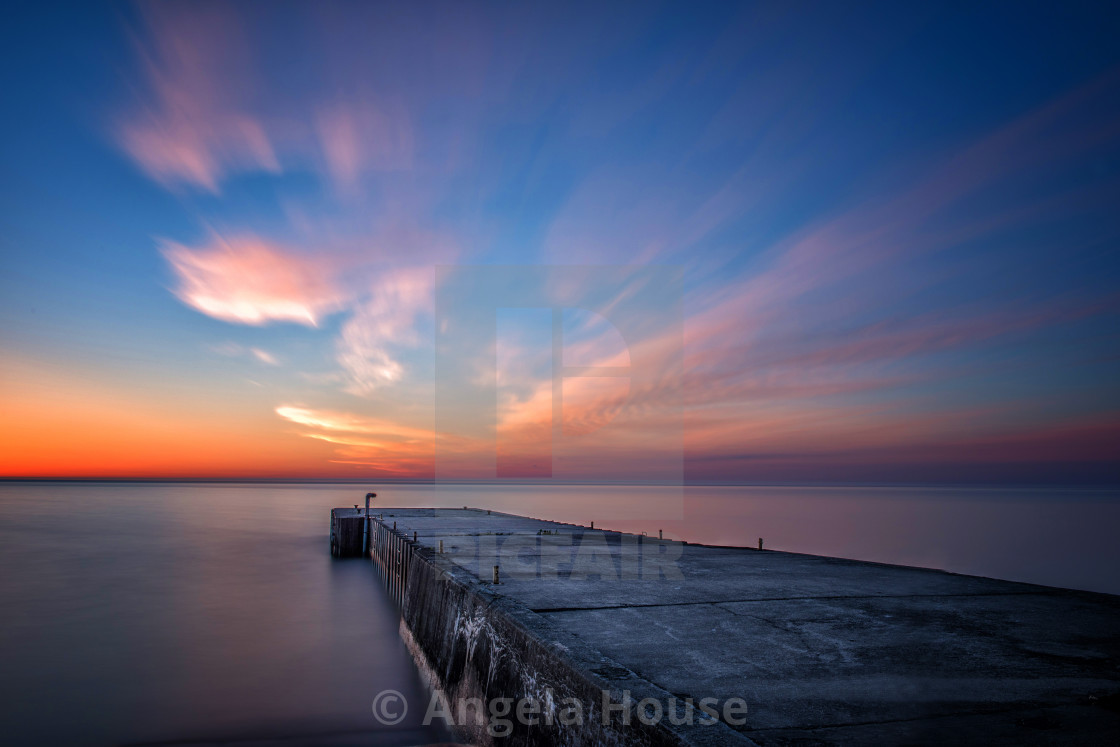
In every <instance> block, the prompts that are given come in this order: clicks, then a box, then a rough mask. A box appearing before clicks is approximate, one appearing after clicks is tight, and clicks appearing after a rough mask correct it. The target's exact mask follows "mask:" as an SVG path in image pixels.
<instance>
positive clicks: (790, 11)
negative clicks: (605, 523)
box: [0, 3, 1120, 481]
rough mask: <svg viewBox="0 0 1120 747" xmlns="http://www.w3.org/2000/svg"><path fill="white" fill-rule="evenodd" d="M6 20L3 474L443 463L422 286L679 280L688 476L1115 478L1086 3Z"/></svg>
mask: <svg viewBox="0 0 1120 747" xmlns="http://www.w3.org/2000/svg"><path fill="white" fill-rule="evenodd" d="M11 15H12V19H11V21H10V22H9V23H8V24H6V26H5V29H4V31H3V32H0V33H3V35H4V39H3V42H4V44H3V52H2V54H3V56H4V65H3V75H4V81H3V87H4V91H5V116H4V117H3V119H2V121H0V128H2V130H0V164H2V177H0V189H2V192H0V194H2V196H3V206H4V207H3V220H4V229H5V230H4V231H3V234H2V238H0V241H2V244H0V252H2V254H0V352H2V353H3V358H4V360H5V363H4V364H3V366H2V367H0V369H2V371H0V373H2V375H3V380H4V381H5V382H7V385H6V386H5V387H4V388H5V389H6V392H7V393H6V395H0V398H2V399H0V403H2V404H3V405H4V408H5V410H6V411H7V412H8V414H9V417H8V418H7V419H8V422H9V425H8V426H7V427H6V429H5V430H6V431H7V437H8V439H10V442H11V443H12V444H15V445H18V447H19V448H18V449H14V450H12V452H11V454H10V455H9V457H8V461H6V462H4V463H3V464H0V468H2V471H3V473H4V474H10V475H31V474H36V475H39V474H92V473H97V474H106V475H108V474H129V475H155V474H160V475H164V474H167V475H180V474H191V475H201V474H215V475H273V474H277V475H322V476H349V475H366V474H372V475H378V474H386V475H391V476H415V477H423V476H425V475H430V473H431V446H430V443H431V436H432V434H431V431H432V428H433V422H434V413H433V402H434V399H433V392H432V389H433V381H432V371H431V359H432V355H433V345H434V342H433V339H434V329H435V325H434V318H433V314H434V303H435V297H436V296H437V294H438V293H439V287H438V284H437V283H436V281H435V278H436V274H435V271H434V268H435V267H436V266H439V265H474V264H534V265H535V264H540V265H565V264H586V265H636V266H641V265H649V264H654V265H658V264H665V265H672V266H674V267H678V268H680V271H681V273H682V277H683V282H684V298H683V309H684V371H683V374H682V376H683V379H682V380H681V381H678V382H675V383H674V384H672V385H670V384H669V383H667V382H662V384H663V389H662V390H659V391H661V393H662V395H663V396H669V395H668V394H666V392H670V391H671V392H674V393H675V394H674V395H673V396H674V397H676V396H678V395H679V394H680V393H681V392H684V393H685V394H684V395H683V396H680V399H674V400H673V402H674V407H679V408H680V411H681V413H682V417H683V422H684V451H685V473H686V475H687V476H688V478H689V479H693V480H701V481H702V480H709V479H710V480H747V481H750V480H765V481H769V480H783V481H820V480H849V479H858V480H884V481H897V480H902V481H909V480H914V481H925V480H945V481H970V480H1002V481H1032V480H1047V481H1101V480H1115V477H1116V474H1117V473H1116V464H1117V456H1118V455H1117V450H1116V447H1115V445H1114V444H1115V443H1116V440H1115V436H1116V435H1117V430H1120V428H1118V425H1120V420H1118V417H1117V414H1118V410H1120V402H1118V397H1117V390H1116V387H1115V384H1114V382H1115V381H1116V380H1118V376H1117V374H1118V373H1120V371H1118V369H1120V363H1118V359H1117V355H1116V349H1117V334H1116V329H1117V325H1116V321H1117V319H1116V316H1117V309H1118V295H1117V283H1116V280H1117V277H1118V274H1120V273H1118V270H1120V267H1118V264H1120V260H1118V258H1117V251H1116V249H1117V242H1118V240H1120V223H1118V220H1117V218H1116V212H1117V211H1116V210H1115V205H1116V204H1117V202H1118V198H1120V95H1118V94H1120V51H1118V49H1117V45H1116V44H1115V41H1114V40H1115V38H1116V34H1117V31H1118V30H1120V28H1118V27H1120V23H1118V20H1120V18H1118V15H1120V14H1118V13H1117V12H1116V11H1115V9H1113V8H1111V7H1109V6H1108V4H1103V3H1096V4H1067V5H1063V6H1061V7H1057V6H1053V5H1047V4H1032V3H1014V4H1012V3H1007V4H985V5H983V6H982V7H971V6H968V5H965V4H945V5H939V6H929V7H922V8H911V7H906V6H903V5H899V4H897V3H882V4H860V5H838V4H827V3H807V4H788V3H782V4H748V3H741V4H697V3H691V4H688V5H681V4H648V3H643V4H630V5H626V4H617V5H611V6H610V7H608V8H604V7H601V6H600V5H585V6H572V5H564V6H553V5H545V4H533V5H523V6H518V7H508V6H501V5H491V4H471V3H451V4H423V5H419V4H417V5H403V4H401V5H387V4H365V3H340V4H332V3H327V4H314V5H312V4H302V5H301V4H290V3H243V4H208V3H203V4H177V3H165V4H141V5H126V4H121V5H96V6H94V5H74V6H72V7H65V6H61V7H55V8H44V7H41V6H38V5H34V4H26V5H22V6H20V7H17V8H16V9H14V10H13V11H12V14H11ZM651 344H652V343H651ZM604 350H606V348H604ZM538 352H539V351H538ZM584 352H586V351H584ZM526 354H527V355H528V354H530V353H529V352H526ZM604 354H605V355H606V353H604ZM525 370H533V366H527V367H525ZM42 382H50V384H49V386H47V385H45V384H42ZM545 384H547V382H543V383H542V382H540V381H537V380H535V379H532V380H528V379H527V380H526V381H525V382H523V385H521V386H519V387H515V389H516V390H517V391H519V392H521V394H520V395H518V396H516V397H513V398H512V399H511V400H510V401H509V402H507V403H505V405H504V407H506V410H503V411H501V412H499V413H498V419H499V421H500V422H501V421H502V419H503V418H506V419H508V422H509V423H524V422H527V420H532V419H533V417H529V416H527V415H526V413H530V414H531V413H532V412H534V410H533V408H534V407H538V408H541V409H540V412H541V413H544V412H547V411H548V407H547V403H546V402H545V399H546V398H544V394H547V391H546V390H547V387H546V386H545ZM542 387H543V388H542ZM650 396H651V397H652V396H653V394H650ZM659 396H660V395H659ZM608 399H609V398H608ZM106 403H112V406H109V405H107V404H106ZM586 406H587V407H588V411H589V412H600V413H601V412H608V411H610V412H614V411H615V410H617V403H614V404H610V403H608V402H605V401H604V402H598V403H596V402H592V401H591V400H587V402H586ZM612 408H615V409H612ZM293 412H298V413H303V415H301V416H300V417H301V418H302V421H300V420H293V419H291V418H290V417H286V416H285V415H284V414H283V413H288V415H291V414H292V413H293ZM307 413H314V417H312V416H309V415H307ZM534 417H535V416H534ZM177 423H181V424H182V427H179V426H177V425H176V424H177ZM188 423H189V427H187V424H188ZM160 424H163V425H162V426H161V425H160ZM208 424H209V425H208ZM324 424H326V425H324ZM208 433H209V434H210V435H207V434H208ZM99 434H100V435H101V436H104V435H105V434H109V435H108V436H105V438H106V439H107V441H106V443H109V444H113V445H114V446H113V447H112V449H110V448H109V446H105V447H104V449H103V450H101V451H98V450H97V449H94V448H93V447H92V446H91V444H92V443H94V442H96V441H98V440H99V437H100V436H99ZM215 434H216V435H215ZM347 434H349V435H347ZM355 434H365V435H362V436H361V437H360V438H359V437H358V435H355ZM370 434H377V436H378V438H376V439H371V438H370V437H369V435H370ZM425 434H427V436H425ZM324 435H329V436H330V437H331V438H333V439H334V440H333V441H330V440H325V439H324V438H322V437H323V436H324ZM215 439H217V440H215ZM223 439H225V440H223ZM251 441H255V442H256V443H258V444H261V445H262V446H261V447H260V448H258V449H253V448H251V447H250V446H249V445H248V443H249V442H251ZM343 441H348V442H346V443H343ZM359 442H360V443H359ZM137 444H152V445H151V446H150V448H148V447H145V448H139V447H137ZM215 444H223V446H222V448H221V451H222V453H223V454H224V455H226V456H223V458H221V459H218V458H217V457H216V456H215V454H214V453H213V452H214V451H215V450H216V449H218V446H216V445H215ZM137 448H139V451H136V449H137ZM626 448H629V449H631V450H638V449H641V448H648V444H646V446H640V445H639V444H638V443H636V442H635V443H624V444H620V449H623V450H625V449H626ZM262 454H263V456H262ZM632 456H633V457H634V459H633V460H632V461H631V462H627V461H626V460H625V459H624V460H622V462H621V463H623V464H633V465H637V464H640V463H641V459H640V458H639V455H637V454H632ZM581 464H583V463H582V462H581ZM585 468H586V469H587V470H588V472H587V475H586V476H589V477H595V476H602V475H601V474H600V473H599V472H597V471H596V470H597V468H596V467H595V466H594V465H585ZM91 470H92V472H91Z"/></svg>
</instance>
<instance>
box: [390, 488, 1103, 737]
mask: <svg viewBox="0 0 1120 747" xmlns="http://www.w3.org/2000/svg"><path fill="white" fill-rule="evenodd" d="M374 513H375V515H382V516H383V520H384V521H385V522H386V523H391V522H394V521H395V522H396V523H397V525H398V529H399V531H401V532H403V533H404V534H405V535H406V536H408V537H412V536H413V532H415V533H416V537H417V542H418V543H419V544H420V545H421V546H425V547H429V548H432V549H437V548H438V547H439V541H440V540H443V543H444V551H445V557H446V558H447V559H449V560H450V561H451V562H453V563H455V564H456V565H458V566H459V567H460V568H462V569H465V570H467V571H469V572H470V573H471V574H473V575H474V576H475V577H476V578H477V583H478V584H480V585H485V586H487V587H488V589H487V591H488V593H491V594H495V595H497V596H498V597H502V598H507V599H510V600H513V601H514V602H516V603H519V604H520V605H523V606H524V607H525V608H526V609H527V610H529V611H531V612H532V613H533V614H535V615H536V616H538V617H539V620H540V624H534V625H533V632H534V635H537V636H540V637H542V638H545V639H549V640H547V641H546V642H547V643H549V644H550V645H555V646H559V647H563V646H564V645H565V642H570V641H571V640H572V638H575V639H578V641H579V642H581V644H584V645H586V646H588V647H590V648H591V649H592V650H594V651H596V652H599V653H601V654H602V656H603V657H604V658H605V659H609V660H610V661H613V662H615V663H617V665H618V666H617V672H616V673H615V674H614V675H613V676H616V677H617V678H619V679H620V680H626V679H627V678H630V677H634V676H637V677H639V678H642V679H644V680H646V681H648V682H650V683H652V684H653V685H655V686H656V687H658V688H660V689H662V690H664V691H666V692H668V693H671V694H674V695H676V696H678V697H680V698H682V699H683V698H686V697H691V698H693V699H694V700H696V701H699V700H700V699H701V698H703V697H715V698H718V699H719V700H720V701H726V700H727V699H728V698H732V697H741V698H743V699H745V700H746V701H747V703H748V705H749V713H748V715H747V722H746V724H743V725H741V726H737V727H736V728H737V729H738V730H739V732H740V733H741V734H743V735H744V736H746V737H749V739H751V740H753V741H755V742H757V743H761V744H793V743H797V744H806V743H821V744H833V743H834V744H863V743H868V742H885V743H935V742H938V743H939V742H941V741H949V740H952V741H954V742H961V741H964V742H966V743H991V742H993V741H995V742H1006V743H1012V742H1014V743H1065V742H1070V743H1073V742H1076V743H1078V744H1096V743H1100V744H1115V743H1117V741H1120V708H1118V705H1117V704H1118V703H1120V597H1115V596H1111V595H1105V594H1092V593H1087V592H1074V591H1067V590H1062V589H1053V588H1048V587H1041V586H1034V585H1030V584H1020V583H1012V582H1007V581H999V580H995V579H987V578H977V577H971V576H961V575H956V574H951V573H945V572H942V571H935V570H927V569H919V568H908V567H900V566H890V565H883V564H878V563H863V562H858V561H851V560H839V559H834V558H824V557H815V556H808V555H798V554H791V553H783V552H775V551H758V550H754V549H747V548H721V547H707V546H702V545H693V544H682V543H679V542H668V541H665V542H659V541H658V540H657V539H656V538H649V537H638V536H635V535H623V534H619V533H615V532H609V531H605V530H602V529H595V530H591V529H590V528H584V527H578V526H574V525H569V524H562V523H558V522H550V521H542V520H537V519H531V518H527V517H517V516H511V515H508V514H500V513H498V512H487V511H485V510H478V509H466V510H461V509H390V508H379V509H375V511H374ZM495 564H496V565H499V567H500V569H501V575H502V583H501V584H499V585H498V586H493V585H492V584H489V581H490V580H491V578H492V575H491V574H492V566H493V565H495ZM650 568H652V570H653V577H652V578H651V577H650V575H649V573H648V571H649V570H650ZM596 675H597V676H599V677H601V678H605V679H608V680H609V679H611V677H612V673H611V668H610V667H607V668H606V669H605V670H603V671H597V672H596Z"/></svg>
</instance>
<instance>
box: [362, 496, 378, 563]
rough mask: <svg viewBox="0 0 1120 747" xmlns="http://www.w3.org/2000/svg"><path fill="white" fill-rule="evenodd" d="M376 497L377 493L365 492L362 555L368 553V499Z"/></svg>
mask: <svg viewBox="0 0 1120 747" xmlns="http://www.w3.org/2000/svg"><path fill="white" fill-rule="evenodd" d="M376 497H377V493H366V520H365V522H364V523H363V524H362V557H365V556H366V555H369V499H370V498H376Z"/></svg>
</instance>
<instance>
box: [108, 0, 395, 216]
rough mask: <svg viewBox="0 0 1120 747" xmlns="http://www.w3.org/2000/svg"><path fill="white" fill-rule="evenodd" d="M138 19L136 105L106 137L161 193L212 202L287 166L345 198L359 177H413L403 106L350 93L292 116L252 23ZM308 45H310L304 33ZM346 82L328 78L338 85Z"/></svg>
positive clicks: (156, 13)
mask: <svg viewBox="0 0 1120 747" xmlns="http://www.w3.org/2000/svg"><path fill="white" fill-rule="evenodd" d="M141 8H142V14H141V15H142V18H143V23H144V28H143V30H142V31H141V33H139V34H137V41H136V50H137V56H138V57H139V59H140V73H141V80H140V84H139V85H138V86H137V88H138V91H139V102H138V104H137V105H135V106H134V107H132V108H131V109H130V110H129V111H127V112H126V113H125V114H124V116H121V117H119V118H118V119H117V121H116V123H115V126H114V130H115V132H114V135H115V137H116V139H117V141H118V142H119V144H120V146H121V147H122V148H123V149H124V151H125V152H126V153H128V154H129V156H131V157H132V158H133V160H135V161H136V163H137V164H138V165H139V166H140V167H141V168H142V169H143V170H144V172H145V173H147V174H148V175H149V176H150V177H152V178H153V179H155V180H156V181H158V182H160V183H161V184H164V185H166V186H174V185H179V184H187V185H192V186H195V187H200V188H202V189H205V190H208V191H210V192H213V193H215V194H216V193H218V192H219V191H220V189H221V183H222V181H223V180H224V179H226V178H228V177H229V176H231V175H234V174H238V173H252V172H258V171H264V172H268V173H273V174H278V173H280V172H281V171H282V168H283V167H293V166H295V167H303V168H310V169H313V170H317V171H321V172H323V173H324V174H325V176H326V178H327V179H329V180H330V181H331V182H332V183H333V185H334V187H335V189H336V190H337V191H338V192H339V193H344V194H351V193H353V192H355V191H356V190H357V187H358V184H359V181H360V177H361V175H362V174H363V173H367V172H370V171H394V170H400V169H408V168H411V166H412V158H413V151H414V147H413V145H414V142H413V141H414V135H413V127H412V122H411V117H410V114H409V112H408V109H407V107H406V106H405V105H404V103H403V99H402V98H401V97H400V96H396V95H393V94H389V93H379V94H378V95H374V92H373V91H372V90H368V88H369V87H366V86H358V89H357V90H353V86H352V85H350V86H348V90H347V94H346V96H345V97H340V96H337V95H333V94H332V95H330V96H327V95H323V96H322V97H321V98H320V97H319V96H317V95H313V96H310V97H307V100H304V101H300V102H298V105H293V104H294V103H296V102H293V101H292V100H291V99H290V97H291V96H292V92H291V91H289V90H288V89H286V88H284V87H277V86H275V85H274V84H272V85H270V82H271V80H272V79H271V78H270V77H269V76H268V75H264V74H262V73H263V72H264V71H265V68H266V65H267V63H266V61H265V58H264V57H263V53H264V49H263V45H261V44H260V43H258V40H257V39H255V38H254V37H253V35H252V34H251V33H250V32H251V31H252V30H253V19H252V18H251V15H252V11H250V10H247V9H246V8H245V7H244V6H242V7H237V6H230V5H207V6H203V7H198V6H191V5H183V4H175V3H158V4H157V3H150V4H144V5H142V6H141ZM243 16H244V17H243ZM306 41H307V43H309V44H310V43H315V42H316V40H315V38H314V35H313V34H310V33H309V34H308V38H307V39H306ZM318 43H322V40H318ZM353 72H354V71H353V70H351V69H346V70H345V71H335V74H338V76H339V78H340V80H341V79H342V75H345V76H346V79H349V77H350V76H352V75H353ZM328 77H330V75H328ZM326 87H327V86H324V88H326ZM282 164H283V166H282Z"/></svg>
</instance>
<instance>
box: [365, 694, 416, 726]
mask: <svg viewBox="0 0 1120 747" xmlns="http://www.w3.org/2000/svg"><path fill="white" fill-rule="evenodd" d="M406 713H408V703H406V702H405V699H404V696H403V695H401V694H400V693H399V692H397V691H396V690H382V691H381V692H379V693H378V694H377V697H375V698H374V699H373V717H374V718H375V719H377V720H378V721H380V722H381V723H382V724H384V725H385V726H393V725H395V724H399V723H400V722H401V721H403V720H404V717H405V714H406Z"/></svg>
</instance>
